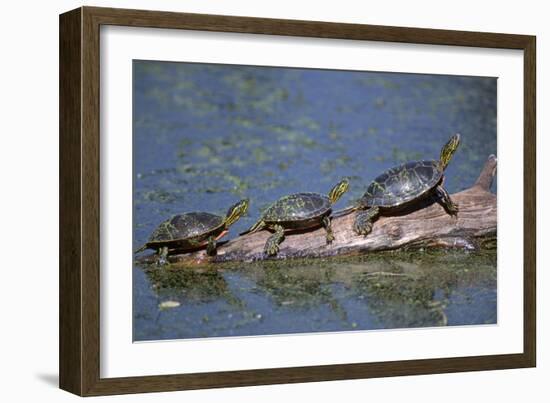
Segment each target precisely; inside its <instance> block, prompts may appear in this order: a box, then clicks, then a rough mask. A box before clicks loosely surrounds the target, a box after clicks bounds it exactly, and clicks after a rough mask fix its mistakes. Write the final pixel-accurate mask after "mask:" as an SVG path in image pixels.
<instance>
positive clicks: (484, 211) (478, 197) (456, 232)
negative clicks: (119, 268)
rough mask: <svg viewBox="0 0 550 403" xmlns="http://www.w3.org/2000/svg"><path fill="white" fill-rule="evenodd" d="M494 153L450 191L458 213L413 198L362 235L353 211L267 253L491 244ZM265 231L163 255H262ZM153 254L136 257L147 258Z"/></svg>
mask: <svg viewBox="0 0 550 403" xmlns="http://www.w3.org/2000/svg"><path fill="white" fill-rule="evenodd" d="M496 167H497V159H496V157H495V156H494V155H491V156H489V158H488V159H487V162H486V163H485V166H484V167H483V169H482V171H481V174H480V175H479V178H478V179H477V181H476V182H475V183H474V184H473V186H472V187H470V188H469V189H466V190H464V191H461V192H458V193H455V194H453V195H451V197H452V199H453V201H454V202H456V203H458V205H459V208H460V211H459V213H458V217H451V216H450V215H448V214H447V213H446V212H445V210H444V209H443V207H442V206H441V205H440V204H438V203H437V202H435V201H433V200H423V201H421V202H419V203H415V205H414V206H411V208H410V209H409V210H405V211H401V212H399V213H398V214H394V215H391V216H382V217H380V218H379V219H378V220H377V221H376V222H375V224H374V227H373V231H372V232H371V233H370V234H369V235H368V236H367V237H363V236H358V235H356V234H355V233H354V232H353V230H352V224H353V221H354V219H355V213H351V214H348V215H345V216H342V217H337V218H334V219H333V220H332V228H333V231H334V235H335V238H336V239H335V240H334V241H333V242H332V244H330V245H327V244H326V243H325V230H324V229H323V228H319V229H316V230H312V231H311V230H310V231H301V232H294V233H289V234H287V235H285V240H284V242H283V243H282V244H281V249H280V252H279V254H278V255H277V256H276V257H274V258H273V257H270V258H269V259H287V258H305V257H308V258H309V257H328V256H335V255H343V254H347V255H352V254H360V253H365V252H376V251H384V250H395V249H413V248H418V249H421V248H436V247H440V248H441V247H443V248H461V249H469V250H472V249H478V248H483V247H494V246H495V245H496V242H495V241H496V233H497V198H496V195H495V194H493V193H491V191H490V187H491V184H492V181H493V177H494V175H495V173H496ZM270 235H271V233H270V232H269V231H260V232H256V233H253V234H247V235H243V236H239V237H237V238H235V239H232V240H230V241H228V242H226V243H224V244H223V245H220V246H219V247H218V253H217V255H216V256H213V257H209V256H207V255H206V253H205V251H204V250H201V251H197V252H193V253H187V254H179V255H178V254H174V255H171V256H169V259H168V260H169V261H170V262H171V263H178V264H179V263H181V264H191V265H195V264H203V263H216V262H228V261H254V260H264V259H268V257H267V256H266V255H265V254H264V252H263V249H264V244H265V242H266V240H267V238H268V237H269V236H270ZM155 259H156V258H155V255H149V256H145V257H142V258H140V259H138V263H151V262H153V261H155Z"/></svg>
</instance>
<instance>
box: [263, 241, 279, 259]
mask: <svg viewBox="0 0 550 403" xmlns="http://www.w3.org/2000/svg"><path fill="white" fill-rule="evenodd" d="M264 252H265V254H266V255H267V256H277V253H279V245H277V244H276V243H274V242H268V243H267V244H266V245H265V249H264Z"/></svg>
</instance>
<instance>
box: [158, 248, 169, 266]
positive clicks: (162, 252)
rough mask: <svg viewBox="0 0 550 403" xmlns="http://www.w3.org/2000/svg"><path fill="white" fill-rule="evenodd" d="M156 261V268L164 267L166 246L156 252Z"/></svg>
mask: <svg viewBox="0 0 550 403" xmlns="http://www.w3.org/2000/svg"><path fill="white" fill-rule="evenodd" d="M157 253H158V255H159V256H158V259H157V265H158V266H164V265H165V264H167V263H168V246H163V247H162V248H160V249H159V250H158V251H157Z"/></svg>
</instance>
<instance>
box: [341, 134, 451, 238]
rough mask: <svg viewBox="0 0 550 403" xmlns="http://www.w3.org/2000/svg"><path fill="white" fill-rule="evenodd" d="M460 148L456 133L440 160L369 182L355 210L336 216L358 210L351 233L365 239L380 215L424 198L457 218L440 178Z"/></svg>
mask: <svg viewBox="0 0 550 403" xmlns="http://www.w3.org/2000/svg"><path fill="white" fill-rule="evenodd" d="M459 144H460V134H458V133H457V134H455V135H453V136H452V137H451V138H450V139H449V141H448V142H447V143H446V144H445V145H444V146H443V148H442V149H441V153H440V155H439V160H423V161H410V162H407V163H405V164H402V165H399V166H396V167H393V168H390V169H388V170H387V171H385V172H384V173H382V174H381V175H379V176H378V177H377V178H376V179H374V180H373V181H372V182H371V184H370V185H369V187H368V188H367V191H366V192H365V194H364V195H363V196H362V197H361V199H359V201H358V202H357V204H356V205H355V206H353V207H351V208H348V209H346V210H343V211H340V212H337V213H335V216H340V215H342V214H343V213H347V212H350V211H353V210H357V215H356V217H355V222H354V224H353V230H354V232H355V233H356V234H358V235H364V236H367V235H368V234H369V233H370V232H371V231H372V226H373V222H374V221H375V220H376V219H377V218H378V216H379V215H383V214H387V213H391V212H395V211H399V210H403V209H405V208H407V207H408V206H410V205H411V204H412V203H416V202H418V201H419V200H422V199H426V198H433V199H435V200H437V201H438V202H439V203H440V204H442V205H443V207H444V208H445V210H446V211H447V213H448V214H450V215H451V216H456V215H457V214H458V205H457V204H456V203H454V202H453V201H452V199H451V197H450V196H449V193H448V192H447V190H445V188H444V187H443V181H444V175H443V174H444V172H445V169H446V168H447V166H448V165H449V162H450V160H451V157H452V156H453V154H454V152H455V151H456V149H457V148H458V146H459Z"/></svg>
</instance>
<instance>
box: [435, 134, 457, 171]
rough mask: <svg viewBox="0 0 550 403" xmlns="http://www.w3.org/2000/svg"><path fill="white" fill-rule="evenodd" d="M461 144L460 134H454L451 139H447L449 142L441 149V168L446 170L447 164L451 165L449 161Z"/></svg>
mask: <svg viewBox="0 0 550 403" xmlns="http://www.w3.org/2000/svg"><path fill="white" fill-rule="evenodd" d="M459 144H460V134H458V133H457V134H455V135H453V136H452V137H451V138H450V139H449V141H447V144H445V145H444V146H443V148H442V149H441V155H440V156H439V166H440V167H441V170H442V171H443V170H445V168H447V165H449V161H451V158H452V156H453V154H454V152H455V151H456V149H457V148H458V145H459Z"/></svg>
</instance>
